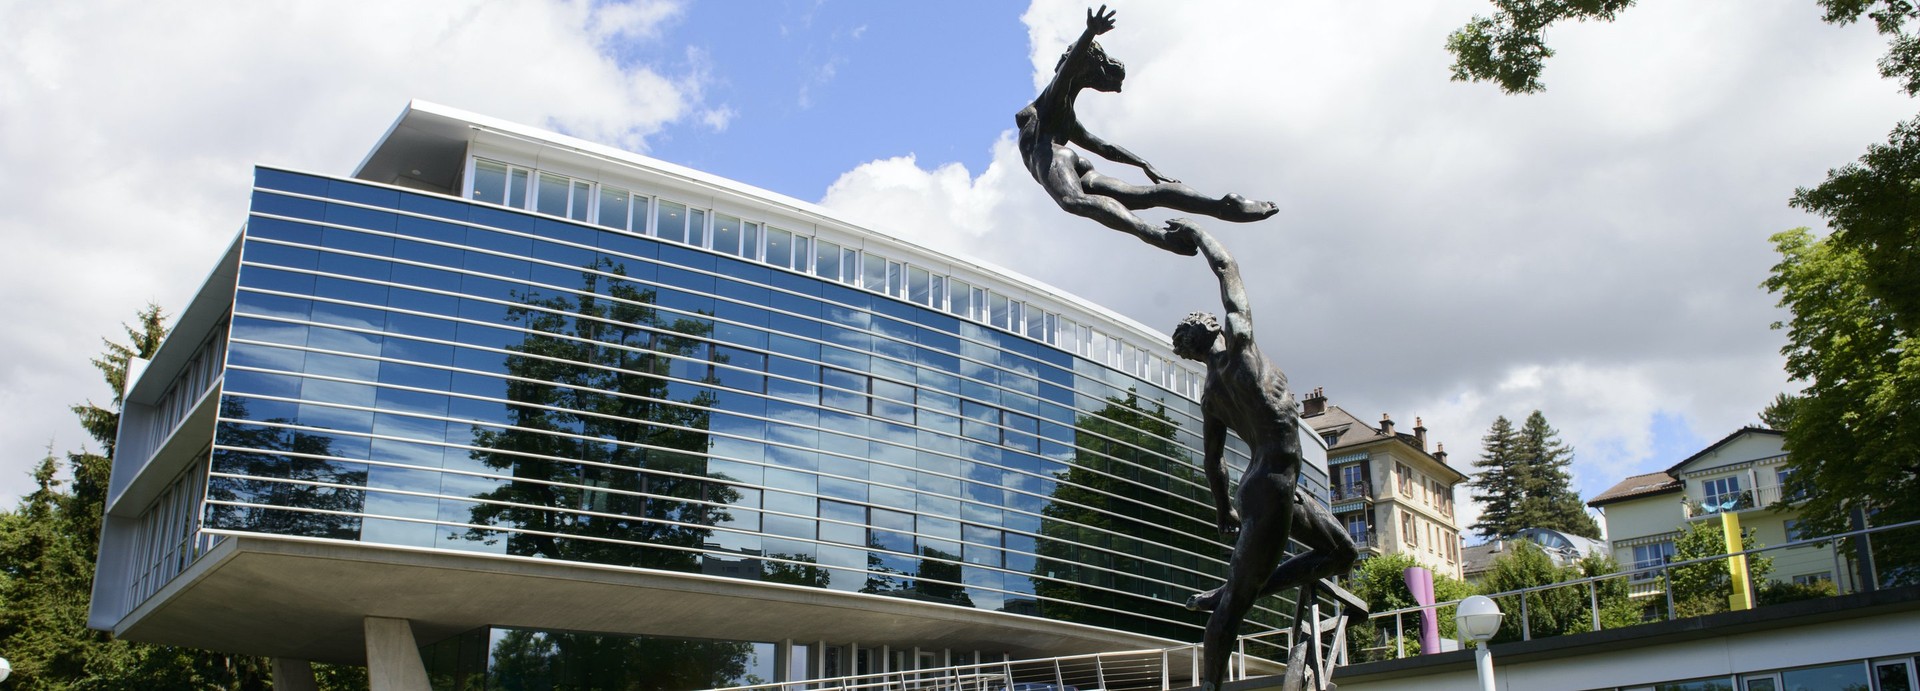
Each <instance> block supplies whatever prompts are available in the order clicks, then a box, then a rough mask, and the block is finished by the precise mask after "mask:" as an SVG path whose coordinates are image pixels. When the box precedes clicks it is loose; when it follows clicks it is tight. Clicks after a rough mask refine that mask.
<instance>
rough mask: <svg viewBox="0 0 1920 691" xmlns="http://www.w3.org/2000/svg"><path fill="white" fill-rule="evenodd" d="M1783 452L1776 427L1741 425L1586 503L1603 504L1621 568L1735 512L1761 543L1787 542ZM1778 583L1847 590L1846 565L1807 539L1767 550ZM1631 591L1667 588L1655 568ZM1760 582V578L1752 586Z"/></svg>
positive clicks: (1789, 518)
mask: <svg viewBox="0 0 1920 691" xmlns="http://www.w3.org/2000/svg"><path fill="white" fill-rule="evenodd" d="M1790 477H1791V475H1790V470H1789V469H1788V467H1787V452H1786V449H1785V447H1784V446H1783V438H1782V435H1781V434H1780V432H1778V431H1775V430H1770V429H1765V428H1761V427H1746V428H1742V429H1740V430H1738V431H1735V432H1733V433H1732V434H1729V435H1727V436H1726V437H1725V438H1722V439H1721V440H1719V441H1717V442H1714V443H1713V444H1711V445H1708V446H1707V448H1705V449H1701V450H1700V451H1699V452H1697V453H1695V454H1693V455H1691V456H1688V457H1686V458H1685V459H1682V460H1681V461H1680V462H1678V463H1675V464H1674V465H1673V466H1672V467H1670V468H1668V469H1666V470H1665V471H1663V472H1658V473H1648V474H1645V475H1636V476H1633V477H1630V478H1627V479H1625V480H1622V481H1620V482H1619V483H1618V484H1615V485H1614V486H1613V487H1611V488H1608V489H1607V491H1605V492H1602V493H1600V494H1599V495H1598V496H1595V497H1594V498H1593V499H1592V500H1590V501H1588V502H1587V505H1588V506H1591V507H1594V508H1596V509H1599V510H1600V513H1601V516H1602V520H1603V521H1604V522H1605V524H1606V531H1607V538H1608V543H1609V545H1610V547H1611V549H1612V551H1613V556H1614V559H1616V560H1618V561H1619V562H1620V564H1621V566H1622V567H1624V568H1634V569H1645V568H1650V567H1654V566H1658V565H1660V564H1664V563H1666V562H1667V561H1668V560H1669V559H1670V558H1672V557H1673V554H1674V540H1675V539H1676V538H1678V537H1679V536H1680V534H1681V533H1682V532H1684V531H1685V530H1686V529H1687V527H1688V526H1689V525H1691V524H1693V523H1697V522H1699V521H1705V520H1719V519H1718V517H1719V514H1720V513H1721V512H1726V511H1732V512H1737V514H1738V516H1739V519H1740V526H1741V528H1742V530H1744V531H1747V532H1750V533H1752V534H1753V536H1754V539H1755V541H1757V542H1758V543H1759V544H1761V545H1784V544H1787V543H1789V542H1792V541H1794V540H1797V539H1801V538H1802V537H1804V536H1802V535H1801V534H1800V532H1799V529H1798V523H1799V520H1798V519H1799V512H1798V510H1796V509H1795V508H1794V507H1793V499H1794V497H1793V494H1792V492H1793V490H1792V483H1791V482H1790ZM1765 556H1766V557H1767V558H1770V559H1772V560H1773V573H1772V574H1771V576H1770V578H1771V579H1772V580H1775V581H1789V582H1797V583H1809V582H1815V581H1822V580H1826V581H1833V582H1835V583H1836V584H1839V585H1841V586H1842V587H1843V588H1850V583H1851V581H1850V580H1849V579H1850V575H1849V574H1848V573H1846V568H1844V567H1842V568H1839V569H1837V570H1836V562H1835V559H1834V553H1833V550H1832V549H1831V548H1830V547H1829V546H1826V545H1804V546H1800V547H1793V548H1789V549H1783V550H1773V551H1769V552H1767V553H1766V554H1765ZM1633 584H1634V585H1633V593H1634V595H1636V596H1652V595H1657V594H1659V593H1662V592H1664V590H1663V585H1662V584H1661V581H1660V577H1659V575H1658V574H1657V573H1655V572H1651V571H1648V572H1642V573H1638V574H1636V575H1634V576H1633ZM1756 585H1758V584H1756Z"/></svg>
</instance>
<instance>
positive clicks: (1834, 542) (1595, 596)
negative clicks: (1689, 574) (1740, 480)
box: [1355, 520, 1920, 657]
mask: <svg viewBox="0 0 1920 691" xmlns="http://www.w3.org/2000/svg"><path fill="white" fill-rule="evenodd" d="M1914 527H1920V520H1914V521H1907V522H1905V523H1895V524H1893V525H1885V526H1876V527H1871V528H1865V529H1861V530H1852V531H1848V532H1844V533H1835V534H1833V535H1826V536H1822V537H1816V538H1808V539H1804V540H1793V541H1790V542H1786V543H1784V544H1779V545H1773V546H1769V547H1760V548H1756V549H1750V550H1744V551H1741V552H1736V553H1733V554H1716V555H1713V556H1708V557H1701V558H1699V559H1688V560H1686V561H1674V562H1668V563H1665V564H1659V565H1655V566H1648V567H1641V568H1630V569H1623V570H1620V571H1617V572H1614V573H1610V574H1604V575H1600V576H1590V577H1587V578H1579V579H1575V580H1571V581H1563V582H1560V583H1550V584H1547V585H1538V586H1532V587H1528V588H1520V589H1518V590H1509V591H1505V592H1499V593H1489V594H1488V595H1487V597H1490V598H1493V599H1494V600H1495V601H1496V602H1503V601H1511V599H1516V598H1517V599H1518V600H1519V602H1520V607H1519V611H1518V612H1514V611H1506V612H1505V614H1506V615H1507V618H1506V620H1505V623H1503V624H1502V625H1503V626H1512V625H1515V624H1514V622H1516V621H1517V625H1518V626H1520V638H1521V640H1533V630H1532V617H1531V616H1530V614H1531V612H1530V607H1531V603H1530V600H1532V599H1534V598H1529V597H1528V596H1529V595H1536V594H1538V593H1542V592H1546V591H1550V590H1558V589H1562V588H1585V589H1586V594H1587V602H1588V608H1589V609H1588V617H1589V621H1590V622H1591V628H1592V630H1593V631H1599V630H1600V629H1601V618H1600V610H1601V605H1600V584H1601V583H1602V582H1604V581H1608V580H1613V579H1628V581H1627V583H1628V589H1629V592H1630V593H1632V594H1635V595H1638V594H1642V592H1641V591H1642V590H1647V589H1645V588H1644V586H1647V585H1649V584H1658V585H1659V586H1661V587H1660V588H1659V590H1657V591H1654V590H1647V592H1645V593H1644V594H1648V595H1651V594H1654V593H1657V592H1664V593H1665V595H1666V619H1665V620H1672V619H1675V618H1676V607H1677V606H1676V603H1675V601H1674V595H1673V570H1674V569H1681V568H1686V567H1689V566H1698V565H1701V564H1707V563H1711V562H1715V561H1720V560H1723V559H1731V558H1733V557H1736V556H1747V555H1759V554H1762V553H1765V552H1772V551H1775V550H1787V549H1797V548H1802V547H1829V548H1831V549H1832V550H1833V572H1832V573H1833V575H1834V578H1835V580H1834V581H1833V583H1834V587H1835V591H1836V594H1839V595H1845V594H1847V593H1848V592H1859V591H1861V590H1871V589H1872V588H1873V587H1877V585H1878V584H1872V585H1870V586H1869V587H1867V588H1861V587H1860V586H1859V584H1858V583H1851V585H1852V588H1850V589H1848V588H1847V583H1849V582H1851V581H1853V580H1855V579H1842V578H1840V576H1841V575H1842V574H1845V573H1847V569H1846V565H1847V564H1846V557H1845V555H1844V550H1843V549H1842V545H1841V544H1840V543H1841V541H1842V540H1850V539H1853V538H1859V539H1860V540H1862V541H1863V542H1864V543H1866V544H1865V546H1866V549H1867V550H1868V551H1869V552H1871V549H1872V535H1873V534H1874V533H1881V532H1887V531H1893V530H1901V529H1904V528H1914ZM1871 570H1872V569H1868V571H1871ZM1641 574H1652V575H1653V576H1654V578H1653V579H1652V580H1651V581H1649V580H1646V579H1640V580H1638V581H1636V580H1634V579H1635V578H1636V577H1637V576H1640V575H1641ZM1748 587H1749V589H1750V590H1749V591H1748V593H1747V594H1748V597H1749V601H1750V602H1757V600H1755V599H1753V596H1754V595H1756V593H1755V592H1753V591H1754V590H1757V589H1758V587H1759V586H1758V584H1755V583H1752V582H1749V583H1748ZM1729 594H1731V593H1730V592H1729ZM1460 602H1461V600H1452V601H1449V602H1439V603H1435V604H1432V605H1423V606H1415V607H1405V608H1401V609H1396V610H1389V611H1385V612H1377V613H1374V614H1373V615H1372V616H1371V617H1370V618H1369V619H1368V622H1367V623H1368V624H1369V625H1372V626H1373V628H1374V629H1375V630H1383V629H1385V628H1386V624H1385V623H1384V621H1383V620H1385V619H1387V618H1389V617H1390V618H1392V619H1393V623H1392V627H1393V631H1394V634H1393V636H1392V640H1391V641H1389V642H1388V644H1387V645H1384V646H1375V647H1372V648H1368V649H1366V650H1365V651H1355V652H1356V653H1367V652H1381V651H1386V650H1392V651H1393V652H1394V654H1393V657H1406V656H1407V651H1406V631H1407V628H1408V623H1407V622H1406V621H1405V616H1406V615H1408V614H1421V613H1426V612H1432V613H1434V615H1436V616H1440V617H1441V621H1451V620H1452V610H1453V608H1455V607H1457V606H1459V604H1460ZM1756 606H1759V605H1756ZM1503 609H1505V608H1504V607H1503ZM1638 623H1641V622H1636V625H1637V624H1638ZM1413 626H1415V627H1418V626H1419V624H1418V620H1417V619H1416V620H1415V621H1414V623H1413ZM1455 640H1457V641H1458V642H1459V643H1460V644H1461V647H1462V648H1465V647H1466V641H1465V640H1463V639H1455Z"/></svg>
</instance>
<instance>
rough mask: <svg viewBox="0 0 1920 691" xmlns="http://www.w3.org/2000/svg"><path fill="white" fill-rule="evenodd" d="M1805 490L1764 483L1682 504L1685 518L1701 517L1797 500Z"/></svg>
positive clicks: (1802, 495)
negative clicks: (1760, 485)
mask: <svg viewBox="0 0 1920 691" xmlns="http://www.w3.org/2000/svg"><path fill="white" fill-rule="evenodd" d="M1806 492H1807V490H1806V489H1805V488H1802V487H1795V486H1793V485H1766V486H1764V487H1755V488H1752V489H1745V490H1741V491H1739V492H1731V493H1728V494H1722V495H1716V496H1713V497H1707V498H1705V499H1688V500H1685V501H1684V502H1682V506H1683V507H1684V508H1685V511H1686V516H1687V518H1702V517H1706V516H1712V515H1714V514H1718V513H1720V512H1722V511H1750V510H1753V509H1765V508H1771V507H1773V506H1774V505H1776V504H1779V503H1781V502H1782V501H1785V502H1787V503H1793V502H1798V501H1800V500H1802V499H1805V498H1806ZM1729 505H1731V506H1729Z"/></svg>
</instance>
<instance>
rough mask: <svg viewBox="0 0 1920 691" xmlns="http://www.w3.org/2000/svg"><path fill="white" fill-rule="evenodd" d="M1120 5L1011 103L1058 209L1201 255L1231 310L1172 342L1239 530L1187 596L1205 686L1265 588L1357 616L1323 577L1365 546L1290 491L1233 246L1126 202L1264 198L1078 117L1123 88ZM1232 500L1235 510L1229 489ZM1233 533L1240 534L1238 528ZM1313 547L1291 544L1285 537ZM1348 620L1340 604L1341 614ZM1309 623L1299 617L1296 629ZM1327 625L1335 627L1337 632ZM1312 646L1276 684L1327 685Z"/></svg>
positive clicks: (1213, 484)
mask: <svg viewBox="0 0 1920 691" xmlns="http://www.w3.org/2000/svg"><path fill="white" fill-rule="evenodd" d="M1114 16H1115V13H1114V12H1113V11H1111V10H1108V9H1107V8H1106V6H1105V5H1102V6H1100V8H1099V9H1098V10H1088V11H1087V25H1086V30H1085V31H1083V32H1082V33H1081V34H1080V37H1079V38H1078V39H1077V40H1075V41H1074V42H1073V44H1072V45H1071V46H1069V47H1068V48H1067V51H1066V53H1065V54H1064V55H1062V56H1061V57H1060V61H1059V63H1058V64H1057V65H1055V67H1054V76H1053V80H1052V81H1051V82H1049V83H1048V84H1047V86H1046V87H1045V88H1044V89H1042V90H1041V92H1040V95H1039V96H1038V97H1037V98H1035V99H1034V101H1033V103H1032V104H1030V105H1028V106H1027V107H1026V108H1025V109H1023V110H1021V111H1020V112H1019V114H1017V115H1015V116H1014V121H1015V123H1016V124H1018V126H1019V145H1020V155H1021V158H1022V159H1023V160H1024V161H1025V163H1026V166H1027V172H1029V173H1031V174H1032V175H1033V179H1034V180H1035V181H1037V182H1039V183H1040V186H1041V187H1043V188H1045V189H1046V191H1047V194H1048V195H1049V196H1051V197H1053V200H1054V201H1055V202H1056V203H1058V204H1059V205H1060V208H1061V209H1064V210H1066V211H1067V212H1068V213H1072V214H1074V215H1077V216H1082V217H1085V218H1089V219H1092V220H1094V221H1097V222H1099V223H1100V224H1102V225H1105V226H1107V227H1109V228H1113V229H1115V230H1119V231H1122V232H1125V233H1128V234H1131V235H1133V236H1135V237H1138V238H1140V239H1141V240H1142V241H1145V242H1146V243H1148V244H1151V245H1153V246H1155V247H1159V248H1162V249H1165V250H1167V251H1170V252H1174V253H1177V254H1184V255H1191V254H1196V253H1198V254H1201V255H1203V256H1204V257H1205V258H1206V260H1207V263H1208V265H1209V266H1210V267H1212V269H1213V272H1214V273H1215V275H1216V276H1217V278H1218V279H1219V282H1220V297H1221V301H1222V303H1223V305H1224V307H1225V310H1226V317H1225V321H1224V324H1223V323H1222V322H1221V321H1219V320H1216V319H1215V318H1214V317H1213V316H1212V315H1209V314H1205V313H1199V312H1196V313H1194V314H1193V315H1190V316H1189V317H1188V318H1187V320H1186V321H1185V322H1182V323H1181V324H1180V325H1179V327H1178V328H1176V329H1175V330H1174V332H1173V348H1174V352H1175V353H1177V354H1178V355H1180V356H1181V357H1184V358H1187V359H1191V360H1195V361H1198V362H1202V363H1205V364H1206V365H1207V372H1206V383H1205V387H1204V389H1203V392H1202V394H1201V401H1200V404H1201V411H1202V418H1203V425H1204V427H1205V429H1204V435H1203V436H1204V439H1205V454H1204V455H1205V462H1204V465H1205V474H1206V477H1207V484H1208V486H1209V488H1210V489H1211V490H1212V493H1213V498H1214V504H1215V507H1216V510H1217V512H1218V516H1217V521H1218V524H1219V528H1220V532H1221V534H1222V535H1223V536H1233V539H1234V546H1233V554H1232V557H1231V560H1230V562H1229V570H1228V574H1227V580H1226V583H1225V584H1224V585H1222V586H1220V587H1219V588H1216V589H1214V590H1211V591H1208V592H1205V593H1199V594H1196V595H1194V596H1193V597H1192V598H1190V599H1189V600H1188V601H1187V607H1188V608H1189V609H1193V610H1198V611H1208V612H1211V614H1210V615H1209V617H1208V620H1207V629H1206V634H1205V641H1204V644H1203V646H1202V656H1203V658H1204V661H1203V663H1202V666H1201V668H1200V680H1199V681H1200V685H1201V688H1202V689H1205V690H1206V691H1217V689H1219V688H1220V686H1221V684H1222V683H1223V682H1224V681H1225V680H1226V678H1227V666H1228V660H1229V658H1231V656H1232V654H1233V652H1234V649H1235V647H1236V645H1235V644H1236V641H1237V639H1238V636H1239V629H1240V625H1241V623H1242V622H1243V621H1244V620H1245V618H1246V615H1247V612H1248V611H1249V610H1250V609H1252V607H1253V605H1254V602H1255V601H1256V600H1258V599H1259V598H1261V597H1263V596H1265V595H1270V594H1274V593H1277V592H1280V591H1282V590H1286V589H1288V588H1293V587H1296V586H1298V587H1299V588H1300V593H1299V596H1298V597H1297V598H1296V604H1295V608H1294V613H1295V620H1296V621H1295V624H1294V626H1295V627H1296V629H1297V632H1296V638H1295V640H1296V641H1299V640H1301V639H1300V638H1299V637H1298V636H1300V635H1311V636H1318V635H1320V633H1319V632H1320V629H1319V625H1318V624H1317V623H1315V622H1311V621H1306V622H1303V621H1301V620H1302V619H1303V618H1304V617H1306V616H1307V615H1306V612H1307V611H1308V610H1309V609H1311V607H1310V606H1309V604H1308V603H1309V602H1310V601H1312V600H1314V598H1315V597H1316V595H1315V591H1316V590H1324V591H1326V592H1327V593H1329V594H1331V595H1333V596H1334V598H1335V599H1336V600H1338V601H1339V602H1341V603H1343V604H1342V605H1341V606H1342V607H1344V608H1345V611H1348V612H1354V613H1357V615H1358V616H1361V617H1364V616H1365V603H1363V602H1360V601H1358V600H1356V599H1355V598H1353V596H1352V595H1351V594H1348V593H1346V592H1345V591H1343V590H1341V589H1340V588H1338V587H1336V586H1333V585H1331V584H1327V583H1322V582H1321V579H1324V578H1328V577H1330V576H1335V575H1341V574H1345V573H1346V572H1347V571H1348V570H1349V569H1351V568H1352V567H1353V562H1354V560H1355V559H1357V558H1358V556H1359V551H1358V550H1357V549H1356V548H1355V547H1354V544H1353V539H1352V538H1351V537H1350V536H1348V535H1347V532H1346V530H1345V528H1344V527H1343V526H1342V525H1340V523H1339V522H1338V521H1337V520H1335V519H1334V517H1333V515H1332V513H1331V512H1329V511H1328V510H1327V508H1326V507H1324V506H1322V505H1321V504H1320V503H1319V502H1317V501H1313V500H1311V499H1309V498H1306V497H1304V496H1302V495H1301V494H1300V493H1299V490H1298V484H1299V477H1300V469H1301V467H1302V466H1303V465H1304V464H1305V462H1306V461H1305V458H1304V457H1303V456H1302V454H1301V448H1300V438H1299V413H1298V410H1297V408H1296V405H1295V403H1294V401H1293V396H1292V394H1291V393H1290V392H1289V391H1288V390H1287V379H1286V375H1284V374H1282V373H1281V372H1280V369H1279V367H1277V366H1275V365H1274V364H1273V362H1272V361H1269V360H1267V359H1266V357H1265V356H1263V355H1261V353H1260V348H1259V346H1258V345H1256V344H1255V343H1254V338H1253V313H1252V310H1251V308H1250V307H1249V305H1248V300H1247V292H1246V286H1245V284H1244V283H1242V281H1241V279H1240V270H1239V266H1238V264H1236V263H1235V262H1234V260H1233V257H1232V256H1231V255H1230V254H1228V253H1227V250H1226V248H1225V247H1224V246H1222V245H1221V244H1220V243H1219V242H1218V241H1216V240H1215V239H1214V238H1213V237H1212V236H1210V235H1208V234H1207V233H1206V232H1205V231H1202V230H1201V229H1200V228H1199V227H1198V226H1196V225H1194V224H1193V223H1192V222H1191V221H1189V220H1188V219H1184V218H1176V219H1173V220H1171V221H1168V222H1167V224H1166V226H1165V227H1164V228H1161V227H1155V226H1153V225H1152V224H1149V223H1147V222H1146V221H1143V220H1141V219H1140V218H1139V217H1138V216H1135V215H1134V214H1133V213H1132V212H1133V211H1134V210H1137V209H1144V208H1151V207H1160V208H1169V209H1175V210H1178V211H1185V212H1188V213H1195V214H1203V215H1207V216H1212V217H1214V218H1218V219H1220V220H1224V221H1231V222H1236V223H1247V222H1252V221H1258V220H1261V219H1264V218H1267V217H1269V216H1272V215H1273V214H1274V212H1275V211H1276V208H1275V206H1274V205H1273V204H1272V203H1270V202H1256V201H1251V200H1248V199H1247V198H1245V197H1242V196H1240V195H1237V194H1228V195H1226V196H1223V197H1218V198H1211V197H1207V196H1205V195H1202V194H1200V193H1199V192H1198V191H1196V190H1194V189H1193V188H1192V187H1189V186H1187V185H1185V184H1182V183H1181V182H1180V181H1178V180H1174V179H1172V178H1169V177H1167V176H1165V175H1163V174H1161V173H1160V171H1159V170H1158V169H1156V168H1154V166H1153V165H1152V164H1150V163H1147V162H1146V161H1145V160H1143V159H1141V158H1140V157H1139V156H1136V155H1134V154H1133V153H1132V152H1130V151H1127V150H1126V149H1124V148H1121V147H1119V146H1116V145H1114V144H1112V143H1109V142H1107V141H1105V140H1103V139H1100V138H1099V137H1097V136H1094V135H1093V134H1092V133H1090V132H1088V131H1087V130H1086V128H1085V127H1083V126H1081V124H1080V121H1079V118H1078V117H1077V116H1076V115H1075V113H1074V101H1075V99H1076V98H1077V97H1078V95H1079V92H1080V91H1081V90H1084V89H1089V88H1091V89H1094V90H1096V91H1106V92H1118V91H1120V88H1121V85H1122V83H1123V82H1124V81H1125V79H1126V67H1125V65H1122V64H1121V63H1120V61H1118V60H1114V59H1112V58H1110V57H1108V56H1107V54H1106V51H1104V50H1102V49H1101V47H1100V44H1099V43H1098V42H1096V41H1095V40H1094V38H1095V37H1096V36H1099V35H1101V34H1104V33H1107V32H1108V31H1112V30H1113V28H1114ZM1076 144H1077V145H1079V146H1080V147H1083V148H1085V149H1086V150H1087V151H1089V152H1091V153H1094V154H1098V155H1100V156H1101V157H1103V158H1106V159H1109V160H1112V161H1116V162H1119V163H1125V164H1128V165H1131V166H1135V167H1138V168H1140V169H1141V171H1142V172H1144V173H1146V175H1147V178H1148V179H1149V180H1150V181H1151V182H1152V184H1149V185H1133V184H1130V183H1127V182H1124V181H1121V180H1118V179H1115V178H1112V177H1108V176H1106V175H1102V174H1100V173H1098V172H1096V171H1095V170H1094V169H1093V165H1092V163H1090V162H1089V161H1088V160H1087V159H1086V158H1085V157H1082V156H1081V155H1080V154H1078V153H1076V152H1075V151H1074V150H1073V149H1072V148H1070V146H1069V145H1076ZM1228 430H1232V431H1233V432H1234V433H1235V434H1237V435H1239V437H1240V438H1241V440H1242V441H1245V442H1246V443H1247V446H1248V448H1249V449H1250V450H1251V458H1250V459H1249V462H1248V467H1247V471H1246V474H1245V475H1244V476H1243V477H1242V478H1241V482H1240V488H1239V491H1238V492H1237V494H1230V493H1229V491H1228V486H1227V475H1226V470H1225V468H1224V467H1223V465H1222V456H1223V454H1224V451H1225V446H1226V438H1227V432H1228ZM1236 500H1237V502H1238V504H1239V510H1238V511H1237V512H1236V511H1235V509H1234V504H1235V501H1236ZM1236 533H1237V535H1236ZM1290 536H1291V538H1292V539H1294V540H1297V541H1298V542H1300V543H1302V544H1304V545H1306V546H1307V548H1308V551H1306V552H1305V553H1301V554H1297V555H1294V556H1292V557H1290V558H1285V559H1284V560H1283V557H1286V553H1285V550H1286V548H1287V545H1288V539H1289V537H1290ZM1336 619H1337V621H1339V622H1344V621H1345V620H1346V619H1345V616H1344V615H1341V616H1337V617H1336ZM1303 624H1304V627H1305V628H1301V627H1302V626H1303ZM1337 626H1338V624H1336V632H1335V635H1336V636H1338V635H1340V634H1339V633H1338V631H1337ZM1305 652H1306V646H1305V644H1303V643H1296V645H1294V649H1293V650H1292V651H1291V653H1290V655H1289V663H1288V669H1287V675H1286V679H1285V681H1284V684H1283V685H1284V687H1285V688H1286V689H1289V690H1291V689H1298V688H1302V687H1303V686H1304V685H1305V684H1307V683H1309V682H1308V681H1307V677H1309V676H1312V677H1313V679H1312V681H1311V683H1312V684H1313V685H1314V686H1315V687H1317V688H1322V689H1325V688H1328V687H1329V686H1330V681H1329V680H1328V679H1327V678H1326V675H1327V674H1328V672H1330V669H1329V668H1328V666H1327V665H1326V664H1324V663H1325V660H1323V659H1320V658H1318V657H1316V658H1314V659H1313V660H1312V661H1311V664H1309V661H1308V656H1306V655H1305V654H1304V653H1305Z"/></svg>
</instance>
